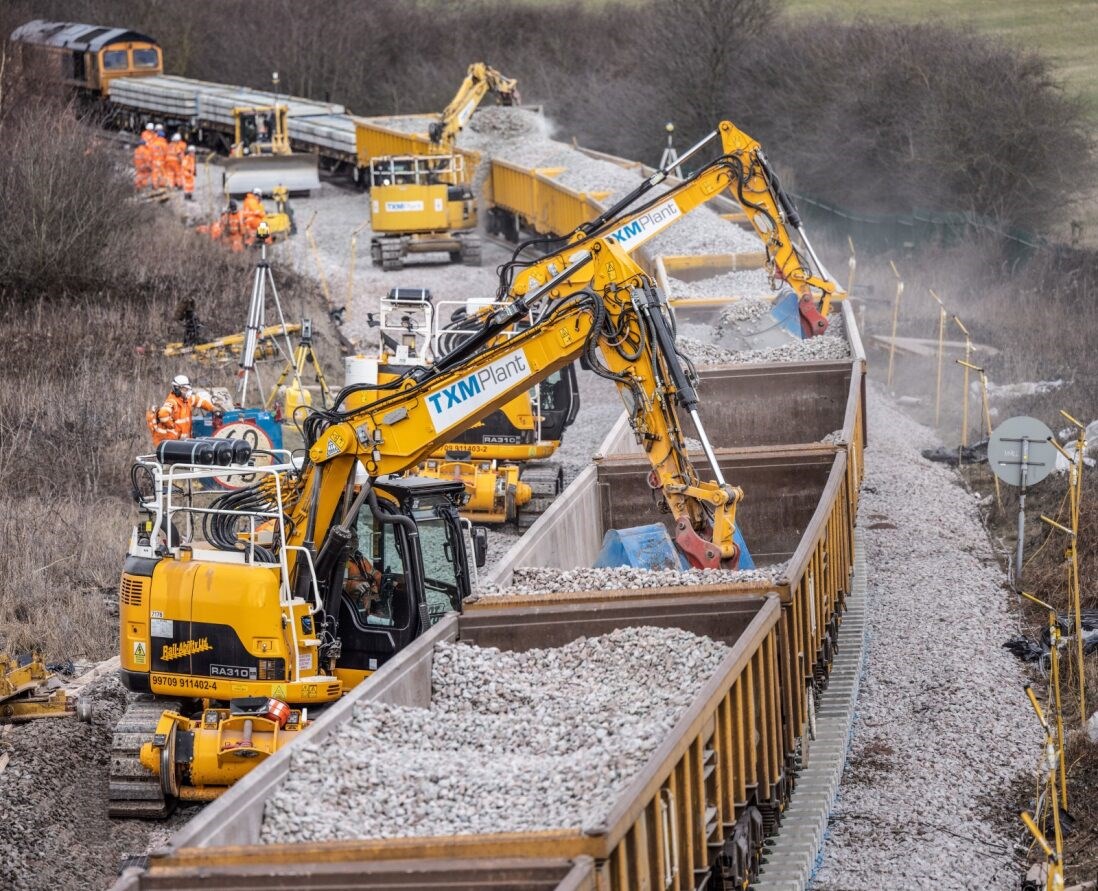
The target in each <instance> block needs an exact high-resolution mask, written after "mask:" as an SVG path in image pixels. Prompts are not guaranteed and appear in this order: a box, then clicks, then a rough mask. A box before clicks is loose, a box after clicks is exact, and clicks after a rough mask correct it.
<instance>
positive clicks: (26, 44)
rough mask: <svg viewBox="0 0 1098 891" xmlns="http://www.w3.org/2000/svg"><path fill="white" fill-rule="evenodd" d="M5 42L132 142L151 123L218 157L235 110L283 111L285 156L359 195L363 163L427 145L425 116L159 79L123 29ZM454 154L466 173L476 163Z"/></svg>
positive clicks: (61, 30)
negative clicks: (307, 158) (407, 123)
mask: <svg viewBox="0 0 1098 891" xmlns="http://www.w3.org/2000/svg"><path fill="white" fill-rule="evenodd" d="M11 42H12V44H13V46H14V47H15V48H16V53H15V60H16V64H18V65H19V66H20V67H21V68H22V69H23V70H25V71H27V72H30V73H33V75H34V77H35V79H36V80H37V81H39V82H40V83H43V84H46V85H53V86H56V87H58V88H61V89H66V90H70V91H71V92H72V94H73V95H74V96H75V97H76V98H77V100H78V101H79V103H80V105H81V106H82V107H84V108H85V109H88V110H90V111H94V112H96V113H98V114H99V115H100V116H101V118H102V120H103V122H104V125H105V126H107V127H112V128H117V129H121V130H126V131H130V132H134V133H136V132H137V131H138V130H140V128H141V127H142V126H143V125H144V124H145V123H146V122H148V121H155V122H156V123H159V124H163V125H164V126H165V127H166V128H167V130H168V131H169V132H180V133H183V134H184V135H185V136H187V137H188V138H189V139H191V140H192V141H194V142H197V143H199V144H201V145H205V146H207V147H209V148H211V149H213V150H215V151H219V152H222V153H227V152H228V151H229V149H230V147H231V145H232V144H233V140H234V139H235V137H236V122H235V120H234V116H233V109H234V108H257V107H270V106H275V105H284V106H286V110H287V116H286V124H287V136H288V138H289V144H290V147H291V148H292V149H293V150H294V151H295V152H303V153H310V154H313V155H315V156H316V158H317V159H318V161H319V162H320V164H321V165H322V166H323V167H324V168H325V169H327V170H329V171H331V172H334V173H338V174H345V175H347V176H349V177H350V178H351V179H353V180H354V181H355V182H357V183H360V184H361V185H362V186H363V188H365V187H366V185H367V180H368V176H367V174H368V172H369V168H370V161H371V159H373V158H376V157H385V156H390V155H404V154H425V153H426V151H427V147H428V146H430V144H431V143H430V138H429V136H428V134H427V127H428V117H427V116H424V124H423V132H422V133H407V132H403V131H402V130H399V129H395V128H394V127H392V126H389V125H388V123H387V121H386V119H385V118H367V117H360V116H357V115H353V114H351V113H350V112H348V110H347V109H346V108H345V107H344V106H343V105H340V104H339V103H335V102H319V101H316V100H312V99H304V98H302V97H299V96H289V95H286V94H285V93H278V92H274V91H271V90H256V89H251V88H247V87H239V86H232V85H228V84H218V83H212V82H210V81H204V80H196V79H194V78H187V77H176V76H172V75H165V74H164V62H163V53H162V50H161V48H160V45H159V44H158V43H157V42H156V40H155V39H154V38H152V37H149V36H147V35H144V34H139V33H137V32H136V31H130V30H127V29H125V28H107V27H102V26H98V25H88V24H79V23H76V22H51V21H44V20H42V19H35V20H34V21H31V22H27V23H26V24H24V25H21V26H20V27H18V28H16V29H15V31H13V32H12V34H11ZM459 154H461V155H462V156H463V158H465V160H466V163H470V162H471V166H475V164H476V160H477V159H476V156H475V155H473V154H470V153H463V152H459ZM470 169H471V168H470Z"/></svg>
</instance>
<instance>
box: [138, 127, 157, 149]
mask: <svg viewBox="0 0 1098 891" xmlns="http://www.w3.org/2000/svg"><path fill="white" fill-rule="evenodd" d="M154 139H156V124H154V123H153V122H152V121H149V123H147V124H146V125H145V129H144V130H142V131H141V141H142V142H143V143H145V145H148V144H149V143H151V142H152V141H153V140H154Z"/></svg>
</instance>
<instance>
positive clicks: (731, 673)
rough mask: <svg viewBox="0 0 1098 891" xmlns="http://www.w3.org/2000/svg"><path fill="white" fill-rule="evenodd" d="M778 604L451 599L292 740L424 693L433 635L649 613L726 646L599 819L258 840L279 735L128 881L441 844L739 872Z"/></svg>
mask: <svg viewBox="0 0 1098 891" xmlns="http://www.w3.org/2000/svg"><path fill="white" fill-rule="evenodd" d="M780 612H781V607H780V604H779V601H778V598H776V597H762V596H755V597H696V598H689V597H686V598H684V597H674V598H662V597H659V596H646V595H644V594H638V593H637V592H634V596H633V597H631V598H622V599H620V600H616V601H611V602H601V603H572V604H566V605H561V604H539V605H531V606H526V607H522V608H505V609H499V610H478V611H477V612H476V613H468V614H464V615H451V616H449V617H447V618H445V619H443V620H442V621H441V622H439V623H438V624H437V625H436V626H435V627H434V628H433V629H432V630H431V631H430V632H429V633H428V634H427V635H425V636H424V637H422V638H421V639H420V640H419V641H417V642H416V643H415V644H414V645H412V646H411V647H409V648H408V649H406V650H405V651H404V652H403V653H401V654H400V655H399V656H398V657H397V658H395V659H393V660H392V661H391V662H389V663H387V664H386V665H385V666H384V667H383V668H382V669H381V670H380V671H379V672H378V673H377V674H376V675H374V677H373V678H372V679H371V682H370V683H369V684H361V685H359V686H358V687H356V688H355V689H354V690H353V691H352V692H351V693H350V694H348V695H347V696H346V697H344V699H343V700H342V701H340V702H339V703H338V704H337V705H335V706H333V707H332V708H331V709H330V710H329V711H327V712H326V713H325V714H324V715H323V716H322V717H321V718H320V719H318V720H317V721H316V723H315V724H313V725H312V726H311V727H310V728H309V730H307V731H306V733H307V734H308V739H305V738H303V741H307V742H312V743H314V744H323V741H324V740H325V739H326V738H327V737H328V736H329V735H330V734H331V733H332V731H333V730H334V729H335V728H337V727H339V726H340V725H341V724H342V723H344V722H345V721H347V720H349V719H350V718H351V716H352V714H353V712H354V709H355V706H356V705H357V704H358V703H362V702H368V701H370V702H385V703H391V704H397V705H406V706H414V707H423V706H425V705H426V704H427V703H428V702H429V701H430V697H431V668H432V660H433V658H434V647H435V644H436V643H438V642H452V641H466V642H469V643H473V644H476V645H478V646H482V647H498V648H500V649H501V650H509V651H510V650H516V651H522V650H526V649H530V648H534V647H558V646H563V645H565V644H567V643H568V642H570V641H573V640H576V639H578V638H580V637H585V636H586V637H591V636H596V635H600V634H606V633H608V632H610V631H612V630H614V629H616V628H623V627H637V626H659V627H675V628H682V629H685V630H687V631H690V632H693V633H695V634H700V635H705V636H707V637H710V638H712V639H714V640H719V641H722V642H723V643H725V644H727V645H728V646H729V648H730V650H729V652H728V653H727V655H726V656H725V658H724V659H723V660H722V662H721V663H720V665H719V667H718V669H717V671H716V672H715V673H714V674H713V675H712V677H711V678H710V679H709V680H708V681H707V682H706V683H705V685H704V686H703V687H702V688H701V690H700V691H699V692H698V694H697V695H696V696H695V697H694V699H693V700H692V701H691V702H690V703H689V704H688V705H687V706H686V708H685V711H684V712H683V714H682V715H681V717H680V719H679V720H678V722H677V723H676V724H675V726H674V727H673V728H672V730H671V731H670V732H669V733H668V735H667V736H666V738H665V739H664V741H663V742H662V744H661V745H660V746H659V747H658V748H657V749H656V750H655V751H654V752H653V753H652V754H651V755H650V756H649V757H648V759H647V760H646V761H645V763H644V765H643V767H642V768H641V770H640V771H639V772H638V773H637V775H636V776H634V778H633V779H632V780H631V781H630V782H629V783H628V784H627V785H626V786H625V788H624V789H623V790H622V791H621V792H620V794H618V795H617V796H616V797H614V799H613V800H612V801H611V802H609V804H610V808H609V811H608V816H607V817H606V819H605V820H604V821H603V822H602V823H600V824H599V825H596V826H591V827H587V828H586V829H580V828H578V827H577V828H561V829H545V830H539V831H536V832H512V833H500V834H483V835H473V834H468V835H455V836H446V837H422V836H419V837H407V838H397V839H364V840H361V839H360V840H349V841H333V842H316V843H302V844H288V845H286V844H283V845H272V846H265V845H262V844H259V843H258V840H259V837H260V836H259V832H260V828H261V825H262V820H263V810H264V805H265V803H266V801H267V800H268V799H269V798H270V797H271V795H272V794H274V792H275V791H276V790H277V788H278V786H279V784H280V782H281V781H282V779H283V778H284V777H285V776H287V774H288V773H289V771H291V770H292V768H293V762H292V757H293V754H292V753H293V749H294V748H295V747H293V746H290V747H287V748H285V749H283V750H281V751H280V752H278V753H276V754H275V755H272V756H270V757H269V758H267V760H266V761H264V763H263V764H262V765H260V766H259V767H257V768H255V769H254V770H253V771H251V772H250V773H249V774H248V776H247V777H246V778H245V779H243V780H241V781H240V782H238V783H237V784H236V785H235V786H233V787H232V789H230V790H229V791H228V792H226V793H225V794H224V795H223V796H222V797H221V798H219V799H218V800H217V801H216V802H214V803H213V804H211V805H210V806H208V807H207V808H206V809H205V810H204V811H202V813H201V814H199V815H198V816H197V817H195V818H194V819H193V820H191V821H190V822H189V823H188V824H187V825H186V826H185V827H183V828H182V829H181V830H180V831H178V832H177V833H176V834H175V835H174V836H173V837H172V839H171V841H170V843H169V844H168V846H167V848H165V849H163V850H160V851H156V852H154V853H153V855H152V857H151V858H150V861H149V867H148V873H147V875H146V877H145V878H143V879H142V881H143V882H145V883H146V884H141V885H138V886H136V887H141V888H158V887H173V886H172V885H170V884H157V883H158V882H168V881H169V880H180V881H183V880H185V879H187V878H194V879H199V878H201V884H202V886H203V887H228V886H229V883H231V882H235V881H236V878H237V877H239V876H241V875H245V876H247V875H262V876H263V880H264V881H267V882H269V883H270V884H268V885H266V886H264V887H284V886H286V884H287V883H288V882H289V878H288V877H301V880H302V882H303V884H299V885H295V886H294V887H317V885H315V884H309V882H308V880H307V879H305V878H304V876H306V875H310V874H313V873H314V872H315V873H319V874H321V875H323V874H324V872H325V870H331V869H333V868H334V866H335V865H337V864H346V865H362V864H372V863H378V862H384V861H392V860H409V859H410V860H418V861H423V862H428V863H429V862H432V861H435V860H438V859H439V858H442V859H446V860H448V861H450V862H452V863H453V864H454V865H455V868H457V867H460V866H461V865H463V864H465V863H467V862H469V861H474V862H475V861H479V860H483V859H485V858H502V859H520V860H528V859H538V858H544V857H555V858H564V859H574V858H579V857H584V856H586V857H591V858H593V859H594V861H595V864H596V870H597V879H596V881H597V887H598V888H599V889H602V891H635V889H638V888H656V887H661V888H672V889H692V888H700V887H706V888H710V889H716V888H722V887H729V888H731V887H737V888H742V887H743V886H744V884H745V883H746V880H747V878H748V875H749V874H750V872H751V871H752V869H753V867H754V865H755V862H756V860H757V856H758V853H759V851H760V849H761V843H762V823H763V821H762V819H761V817H760V814H759V811H758V808H757V806H756V802H757V801H758V800H759V799H760V798H767V797H769V796H770V794H771V789H772V788H773V787H774V785H775V783H776V782H777V781H778V775H779V773H780V769H781V765H782V763H783V760H784V757H785V751H784V742H783V740H784V738H785V737H784V735H783V733H782V728H781V721H782V715H781V707H780V690H779V674H778V670H777V647H778V640H777V623H778V619H779V615H780ZM351 871H352V872H353V871H354V870H353V869H351ZM210 882H215V883H217V882H220V883H222V884H220V885H219V884H213V885H211V884H209V883H210ZM279 883H282V884H279ZM119 887H124V886H119ZM131 887H134V886H132V885H131ZM232 887H242V886H240V885H235V884H233V885H232ZM243 887H247V886H243ZM349 887H356V886H355V885H353V884H352V885H349ZM365 887H369V886H365Z"/></svg>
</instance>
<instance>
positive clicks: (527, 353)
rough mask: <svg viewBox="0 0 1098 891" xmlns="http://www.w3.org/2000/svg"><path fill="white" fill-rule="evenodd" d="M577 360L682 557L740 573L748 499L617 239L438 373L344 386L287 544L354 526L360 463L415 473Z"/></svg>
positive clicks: (580, 253)
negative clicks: (707, 430) (657, 495)
mask: <svg viewBox="0 0 1098 891" xmlns="http://www.w3.org/2000/svg"><path fill="white" fill-rule="evenodd" d="M531 317H532V318H535V319H536V321H533V322H532V323H531V324H530V325H529V327H527V328H525V329H522V330H519V331H517V333H516V332H515V323H516V322H518V321H520V320H522V319H526V318H531ZM583 354H586V355H587V357H588V359H589V360H594V361H595V363H596V364H595V368H596V370H597V371H598V373H600V374H602V375H603V376H605V377H608V378H610V379H612V380H613V381H614V382H615V383H616V384H617V386H618V389H619V391H620V392H621V394H622V398H623V401H624V402H625V405H626V408H627V410H628V412H629V415H630V418H631V422H632V425H633V429H634V431H635V433H636V435H637V437H638V439H639V441H640V442H641V443H642V444H643V446H644V448H645V451H646V452H647V454H648V457H649V460H650V462H651V465H652V474H651V476H650V478H649V482H650V484H651V485H652V487H653V488H654V489H659V490H661V493H662V497H663V500H664V502H665V503H666V506H667V508H668V510H669V511H670V512H671V514H672V516H673V517H674V520H675V539H676V542H677V544H678V545H679V547H680V549H681V550H682V551H683V553H684V554H685V555H686V557H687V559H688V560H689V561H690V562H691V564H692V565H694V566H700V567H718V566H722V565H723V566H735V565H736V562H737V560H738V558H739V549H738V547H737V545H736V544H735V543H734V541H733V536H734V533H735V510H736V504H737V503H738V502H739V500H740V498H741V497H742V492H741V491H740V490H739V489H737V488H734V487H732V486H729V485H728V484H727V483H725V481H724V479H723V477H722V475H721V471H720V468H719V467H718V465H717V460H716V457H715V455H714V454H713V452H712V449H711V447H710V446H709V443H708V440H706V439H705V434H704V428H703V427H702V425H701V420H700V418H699V417H698V410H697V409H698V397H697V393H696V392H695V389H694V386H693V381H692V379H691V377H690V376H689V375H688V373H687V371H686V368H685V367H684V364H683V362H682V361H681V359H680V357H679V356H678V354H677V353H676V352H675V347H674V334H673V331H672V327H671V322H670V313H669V312H668V311H667V307H666V304H665V302H664V300H663V296H662V295H661V294H660V293H659V292H658V290H657V289H656V287H655V285H654V284H653V282H652V281H651V280H650V279H649V277H648V276H647V275H646V274H645V273H644V272H643V271H642V270H641V269H639V268H638V267H637V266H636V264H635V263H634V262H633V261H632V259H631V258H630V257H629V256H628V255H627V254H626V253H625V251H623V250H622V248H621V247H620V246H619V245H618V244H616V243H615V242H614V240H613V239H612V238H595V239H589V240H588V242H587V243H586V244H585V245H584V247H583V248H582V249H580V250H577V251H574V252H573V253H572V254H571V255H570V256H569V257H568V259H567V265H566V266H564V268H563V269H562V270H561V271H560V272H558V273H557V274H556V275H554V276H553V277H552V278H551V279H549V280H548V281H546V282H545V284H543V285H542V286H541V287H539V288H538V289H537V290H536V291H533V292H531V293H530V294H528V295H526V296H523V297H519V298H517V299H516V300H514V301H513V302H511V303H509V304H508V305H506V306H504V307H501V308H500V309H499V310H497V311H496V313H494V314H493V316H491V317H490V318H489V320H488V321H487V323H486V324H485V326H484V327H483V328H482V329H481V330H480V331H479V332H478V333H476V334H475V335H474V336H473V337H471V338H470V339H469V340H468V341H466V342H465V343H463V344H462V345H461V346H460V347H458V348H457V349H456V350H454V351H453V352H451V353H449V354H448V355H446V356H443V357H441V358H440V359H439V361H438V362H437V363H436V364H435V365H434V366H432V367H430V368H421V369H417V370H415V371H413V372H411V373H409V374H408V375H407V376H406V377H405V378H403V379H402V380H400V381H398V382H396V386H393V387H392V390H393V392H392V393H391V394H385V395H382V396H380V397H379V398H373V397H374V396H375V394H374V393H372V392H370V390H369V389H368V388H364V387H362V386H359V387H351V388H348V389H347V390H345V391H344V393H342V394H340V397H339V401H340V403H341V404H343V405H344V406H345V408H344V410H343V411H339V412H332V411H328V412H323V411H317V412H314V414H313V415H311V416H310V418H309V419H307V421H306V425H305V433H306V443H307V445H308V448H309V463H308V464H307V465H306V468H305V471H304V477H305V479H304V480H303V482H304V487H303V488H304V493H303V496H302V498H301V500H300V501H299V502H298V504H297V508H296V510H297V512H298V514H299V515H297V516H294V517H293V524H292V525H293V528H294V530H295V537H293V538H291V541H290V542H289V543H290V544H294V545H299V544H300V545H303V546H304V547H306V548H312V547H314V543H315V542H320V541H323V540H324V539H325V537H326V536H327V532H328V528H327V527H328V525H329V524H330V523H331V522H333V521H334V522H337V523H338V524H340V525H346V524H348V523H349V522H350V521H351V518H352V517H353V515H354V514H355V512H356V511H357V503H356V502H355V500H354V499H353V497H352V494H351V492H352V483H353V480H354V471H355V467H356V464H357V463H358V462H359V461H361V462H362V464H363V466H364V467H365V469H366V472H367V474H368V475H369V476H370V477H371V478H376V477H378V476H382V475H385V474H391V473H401V472H404V471H406V470H409V469H410V468H413V467H415V466H416V465H417V464H418V463H419V462H420V461H421V460H423V458H425V457H426V456H427V455H428V454H430V452H431V451H432V450H434V449H435V448H437V447H438V446H439V445H441V444H443V443H445V442H447V441H449V440H450V439H452V438H453V437H454V436H455V435H456V434H458V433H460V432H462V431H463V430H466V429H468V428H469V427H470V426H472V425H473V424H476V423H477V422H478V421H480V420H481V419H482V418H484V417H485V416H487V415H488V414H490V413H491V412H493V411H495V410H496V409H498V408H499V407H500V406H501V405H503V404H504V403H505V402H507V401H508V400H510V399H512V398H514V396H515V394H517V393H520V392H523V391H525V390H528V389H530V388H531V387H533V386H534V385H535V384H537V383H539V382H540V381H542V380H544V379H545V378H546V377H548V376H549V375H550V374H552V373H553V372H554V371H556V370H557V369H559V368H561V367H563V366H564V365H567V364H568V363H569V362H572V361H574V360H575V359H577V358H579V357H580V356H581V355H583ZM368 400H369V401H368ZM679 411H683V412H685V413H687V414H688V415H690V417H691V418H692V420H693V422H694V424H695V426H696V427H697V429H698V431H699V432H700V433H701V438H702V442H703V446H704V448H705V450H706V455H707V458H708V461H709V464H710V469H711V471H712V474H713V476H714V477H715V479H714V480H710V481H705V480H702V479H700V478H699V477H698V474H697V473H696V471H695V469H694V467H693V465H692V463H691V462H690V460H689V458H688V457H687V455H686V448H685V444H684V440H683V433H682V430H681V427H680V424H679V414H678V413H679ZM364 488H366V487H364Z"/></svg>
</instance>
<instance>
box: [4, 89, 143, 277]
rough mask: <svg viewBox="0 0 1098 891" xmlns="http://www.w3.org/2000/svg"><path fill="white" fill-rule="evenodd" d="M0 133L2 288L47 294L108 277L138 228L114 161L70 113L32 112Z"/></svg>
mask: <svg viewBox="0 0 1098 891" xmlns="http://www.w3.org/2000/svg"><path fill="white" fill-rule="evenodd" d="M0 127H2V131H3V132H0V195H3V200H2V201H0V242H2V243H3V245H4V250H3V251H2V252H0V286H13V287H18V288H20V289H22V290H23V291H24V292H26V293H43V292H49V291H56V290H57V289H58V288H66V287H71V286H80V285H87V284H89V283H91V282H94V281H96V280H99V279H101V278H102V277H103V276H104V275H108V274H110V273H111V271H112V270H113V269H114V268H115V267H116V266H117V264H118V263H119V262H120V260H121V257H122V255H123V254H124V253H125V252H127V251H130V250H132V242H131V240H130V237H129V236H130V235H131V233H132V232H133V231H134V230H135V228H136V227H137V226H140V224H141V214H140V213H139V212H138V211H137V209H136V208H132V207H128V206H127V205H128V204H129V203H130V201H131V200H132V197H133V192H132V189H131V188H130V186H129V184H128V183H127V182H126V179H125V177H124V175H123V173H122V172H121V171H120V169H119V167H118V164H117V162H116V158H115V157H112V155H111V153H109V152H106V151H100V150H98V149H97V148H96V146H95V144H94V139H95V137H94V136H93V134H92V133H91V132H90V131H89V130H87V129H85V128H84V127H82V126H80V125H79V124H78V122H77V120H76V117H75V115H74V114H73V113H72V110H71V109H70V108H57V107H56V106H52V105H50V104H48V103H32V104H28V105H26V106H24V107H23V108H22V109H20V110H19V111H18V113H12V114H8V115H7V116H6V118H5V119H4V121H3V122H2V124H0Z"/></svg>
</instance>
